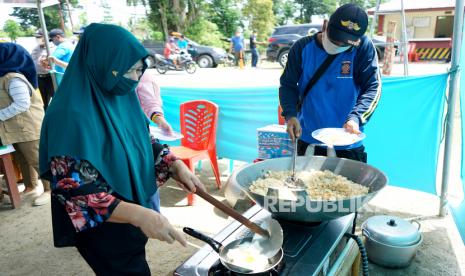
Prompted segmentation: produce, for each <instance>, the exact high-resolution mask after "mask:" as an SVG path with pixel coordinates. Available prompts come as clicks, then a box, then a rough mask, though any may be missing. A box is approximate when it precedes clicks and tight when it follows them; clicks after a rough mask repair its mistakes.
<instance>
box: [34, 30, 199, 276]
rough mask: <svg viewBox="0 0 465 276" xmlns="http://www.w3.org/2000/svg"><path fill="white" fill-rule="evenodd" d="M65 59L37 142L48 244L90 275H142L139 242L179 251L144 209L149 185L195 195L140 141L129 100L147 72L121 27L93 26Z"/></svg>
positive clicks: (141, 53)
mask: <svg viewBox="0 0 465 276" xmlns="http://www.w3.org/2000/svg"><path fill="white" fill-rule="evenodd" d="M74 55H75V57H74V58H73V59H72V60H71V62H70V64H69V66H68V68H67V71H66V74H65V75H64V77H63V80H62V82H61V84H60V87H59V88H58V92H57V93H56V95H55V98H54V99H53V101H52V103H51V105H50V106H49V108H48V110H47V114H46V115H45V118H44V122H43V124H42V132H41V142H40V173H41V176H43V177H44V178H47V179H50V180H51V185H52V226H53V238H54V244H55V246H56V247H64V246H75V247H76V248H77V250H78V251H79V253H80V254H81V256H82V257H83V258H84V260H85V261H86V262H87V263H88V264H89V266H90V267H91V268H92V269H93V271H94V272H95V274H97V275H147V276H148V275H151V274H150V268H149V266H148V264H147V260H146V256H145V245H146V243H147V240H148V238H154V239H159V240H161V241H166V242H169V243H173V242H174V241H178V242H179V243H181V244H182V245H184V246H186V240H185V238H184V236H183V235H182V234H181V233H180V232H179V231H177V230H175V229H174V227H173V226H172V225H171V224H170V223H169V221H168V220H167V219H166V218H165V217H164V216H163V215H161V214H160V213H159V211H160V210H159V209H156V208H155V207H154V206H153V204H152V197H153V195H155V194H156V191H157V184H158V185H161V184H163V183H165V182H166V181H167V179H168V178H169V177H173V178H174V179H175V180H177V181H178V182H177V183H178V185H179V186H180V187H181V188H182V189H184V190H185V191H186V192H191V193H193V192H195V191H196V189H204V187H203V185H202V183H201V182H200V180H199V179H198V178H197V177H196V176H195V175H194V174H193V173H192V172H191V171H190V170H189V169H188V168H187V167H186V165H184V163H183V162H182V161H181V160H179V159H178V158H176V156H174V155H173V154H172V153H171V152H170V149H169V148H168V147H167V146H162V145H160V144H159V143H157V142H156V141H154V140H153V139H151V137H150V134H149V130H148V128H149V125H148V123H149V121H148V119H147V117H146V116H145V114H144V113H143V111H142V109H141V108H140V104H139V101H138V99H137V95H136V93H135V92H134V90H135V88H136V86H137V85H138V81H139V79H140V77H141V76H142V74H143V73H144V71H145V69H146V68H147V61H146V58H147V57H148V52H147V51H146V50H145V48H144V47H143V46H142V44H141V43H140V42H139V41H138V40H137V39H136V38H135V37H134V36H133V35H132V34H131V33H130V32H129V31H127V30H125V29H124V28H122V27H119V26H115V25H107V24H97V23H93V24H91V25H89V26H88V27H87V28H86V31H85V32H84V34H83V36H82V37H81V39H80V40H79V42H78V44H77V46H76V51H75V53H74ZM61 90H63V93H61V92H60V91H61ZM160 254H163V252H160ZM63 258H66V256H65V255H64V256H63Z"/></svg>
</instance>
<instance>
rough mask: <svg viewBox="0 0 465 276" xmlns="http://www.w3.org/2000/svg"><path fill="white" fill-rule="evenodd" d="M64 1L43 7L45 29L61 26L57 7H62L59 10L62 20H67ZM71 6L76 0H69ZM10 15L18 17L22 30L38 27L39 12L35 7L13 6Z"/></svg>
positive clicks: (75, 4) (76, 2) (74, 4)
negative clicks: (62, 15)
mask: <svg viewBox="0 0 465 276" xmlns="http://www.w3.org/2000/svg"><path fill="white" fill-rule="evenodd" d="M65 2H66V1H64V0H60V3H61V5H53V6H49V7H46V8H43V11H44V17H45V24H46V25H47V29H49V30H51V29H54V28H61V18H60V13H59V9H62V10H61V12H62V13H63V14H64V20H67V16H66V13H65V12H64V10H63V9H64V8H63V7H65V6H66V5H63V3H65ZM69 2H70V4H71V5H72V6H74V7H75V6H77V4H78V0H71V1H69ZM10 16H14V17H16V18H18V19H19V24H20V25H21V28H22V29H23V30H26V29H29V28H30V27H35V28H39V27H40V22H39V14H38V13H37V9H30V8H14V9H13V12H12V13H11V14H10Z"/></svg>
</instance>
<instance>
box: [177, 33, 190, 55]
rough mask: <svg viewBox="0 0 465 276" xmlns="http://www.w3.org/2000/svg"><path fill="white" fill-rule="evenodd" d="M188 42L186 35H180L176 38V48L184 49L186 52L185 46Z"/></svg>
mask: <svg viewBox="0 0 465 276" xmlns="http://www.w3.org/2000/svg"><path fill="white" fill-rule="evenodd" d="M188 45H189V43H188V42H187V40H186V37H185V36H184V35H181V37H180V38H179V39H178V48H179V50H181V51H182V50H185V51H186V53H187V46H188Z"/></svg>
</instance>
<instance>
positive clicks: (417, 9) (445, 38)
mask: <svg viewBox="0 0 465 276" xmlns="http://www.w3.org/2000/svg"><path fill="white" fill-rule="evenodd" d="M454 9H455V0H421V1H419V0H416V1H412V0H404V10H405V17H406V26H407V37H408V40H409V43H410V44H409V53H412V52H413V53H416V59H419V60H449V59H450V49H451V38H452V31H453V26H454ZM375 10H376V8H371V9H369V10H368V14H370V15H373V14H374V12H375ZM389 21H395V22H397V30H396V37H395V38H396V40H399V41H400V40H401V32H402V20H401V1H400V0H393V1H390V2H387V3H384V4H381V5H380V6H379V10H378V12H377V22H378V28H377V30H376V31H375V32H376V33H377V35H381V36H384V35H386V29H387V24H388V22H389Z"/></svg>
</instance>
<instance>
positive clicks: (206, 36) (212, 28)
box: [185, 17, 225, 47]
mask: <svg viewBox="0 0 465 276" xmlns="http://www.w3.org/2000/svg"><path fill="white" fill-rule="evenodd" d="M185 34H186V35H187V36H188V37H189V38H190V39H192V40H194V41H196V42H198V43H200V44H204V45H213V46H218V47H223V46H225V45H223V42H221V37H222V36H223V35H222V34H221V33H220V32H219V30H218V27H217V26H216V24H215V23H212V22H210V21H208V20H206V19H204V18H201V17H200V18H198V19H197V20H195V21H194V22H193V23H192V24H191V25H190V26H189V27H188V28H187V30H186V32H185Z"/></svg>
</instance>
